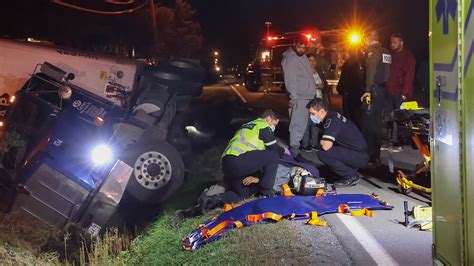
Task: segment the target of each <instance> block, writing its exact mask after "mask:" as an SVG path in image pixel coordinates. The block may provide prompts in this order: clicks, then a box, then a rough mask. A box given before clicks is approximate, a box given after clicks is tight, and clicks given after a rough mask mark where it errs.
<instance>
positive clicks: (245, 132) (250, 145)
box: [222, 118, 270, 157]
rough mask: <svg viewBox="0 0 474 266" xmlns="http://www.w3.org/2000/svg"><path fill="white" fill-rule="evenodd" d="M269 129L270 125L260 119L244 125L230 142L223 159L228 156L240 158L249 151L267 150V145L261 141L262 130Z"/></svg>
mask: <svg viewBox="0 0 474 266" xmlns="http://www.w3.org/2000/svg"><path fill="white" fill-rule="evenodd" d="M267 127H270V126H269V125H268V123H267V122H265V120H263V119H260V118H258V119H255V120H253V121H251V122H249V123H247V124H244V125H242V126H241V127H240V129H239V130H238V131H237V132H236V133H235V135H234V137H233V138H232V139H231V140H230V142H229V144H228V145H227V148H226V149H225V151H224V153H223V154H222V157H224V156H226V155H233V156H239V155H241V154H244V153H246V152H249V151H255V150H265V143H264V142H263V141H262V140H261V139H260V130H261V129H264V128H267Z"/></svg>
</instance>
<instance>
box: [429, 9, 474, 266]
mask: <svg viewBox="0 0 474 266" xmlns="http://www.w3.org/2000/svg"><path fill="white" fill-rule="evenodd" d="M471 13H472V4H471V1H470V0H431V1H430V31H431V32H430V34H431V37H430V60H431V71H430V79H431V88H432V89H431V100H430V104H431V117H432V131H433V136H432V137H433V141H432V147H431V150H432V155H433V163H432V171H431V172H432V188H433V199H432V201H433V222H434V231H433V241H434V245H433V256H434V258H435V260H436V261H441V262H442V263H445V264H449V265H462V264H465V265H468V264H469V265H472V263H473V262H474V260H473V258H472V256H473V255H472V251H471V253H470V254H469V256H470V257H469V258H468V253H469V252H468V249H469V246H470V249H471V250H472V249H473V248H474V245H473V244H472V243H473V242H472V241H473V239H470V238H469V236H470V235H473V234H472V231H469V230H468V229H469V228H471V229H470V230H472V228H473V227H472V224H473V221H472V220H471V219H472V218H471V217H474V214H473V212H472V208H471V210H470V209H468V208H467V206H468V202H469V201H470V202H471V205H472V202H473V200H472V199H473V194H472V192H473V189H474V188H473V184H472V183H473V182H472V180H473V173H474V172H473V163H474V160H473V156H472V155H473V140H472V136H473V127H472V123H473V121H474V113H473V111H474V107H473V103H472V101H473V96H474V95H472V94H474V92H473V91H472V90H471V88H469V87H470V86H471V85H469V84H472V83H469V82H473V81H472V71H473V70H472V69H470V68H469V63H470V59H471V54H472V49H473V42H472V41H473V32H472V30H473V29H472V27H473V26H474V25H472V24H473V22H471ZM466 144H467V145H466ZM469 192H470V193H469ZM469 225H471V226H470V227H469ZM469 233H470V234H469ZM469 244H470V245H469Z"/></svg>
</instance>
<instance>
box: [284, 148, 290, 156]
mask: <svg viewBox="0 0 474 266" xmlns="http://www.w3.org/2000/svg"><path fill="white" fill-rule="evenodd" d="M285 155H288V156H291V151H290V149H288V148H285Z"/></svg>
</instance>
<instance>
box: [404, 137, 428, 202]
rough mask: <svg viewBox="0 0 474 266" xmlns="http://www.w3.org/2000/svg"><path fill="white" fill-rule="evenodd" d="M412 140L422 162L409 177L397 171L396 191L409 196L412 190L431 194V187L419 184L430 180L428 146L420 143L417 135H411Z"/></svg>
mask: <svg viewBox="0 0 474 266" xmlns="http://www.w3.org/2000/svg"><path fill="white" fill-rule="evenodd" d="M412 139H413V142H414V143H415V145H416V147H417V148H418V151H419V152H420V153H421V155H422V156H423V162H422V164H421V165H419V166H418V167H417V168H416V170H415V172H414V173H413V174H411V175H407V174H405V173H404V172H403V171H402V170H398V175H397V178H396V180H397V184H398V190H399V191H400V192H401V193H403V194H405V195H408V194H410V193H411V191H412V190H413V189H416V190H419V191H423V192H425V193H431V187H427V186H423V185H421V183H427V182H429V179H430V162H431V154H430V150H429V147H428V145H426V144H423V143H422V141H421V140H420V137H419V135H418V134H415V135H413V137H412Z"/></svg>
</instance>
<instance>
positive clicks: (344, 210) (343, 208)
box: [337, 204, 374, 217]
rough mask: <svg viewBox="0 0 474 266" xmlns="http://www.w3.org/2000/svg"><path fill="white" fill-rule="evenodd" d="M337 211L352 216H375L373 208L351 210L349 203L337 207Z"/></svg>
mask: <svg viewBox="0 0 474 266" xmlns="http://www.w3.org/2000/svg"><path fill="white" fill-rule="evenodd" d="M337 211H338V212H339V213H342V214H348V215H351V216H364V215H365V216H367V217H373V216H374V212H373V211H371V210H368V209H367V208H363V209H360V210H351V208H350V207H349V205H347V204H341V205H339V207H337Z"/></svg>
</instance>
